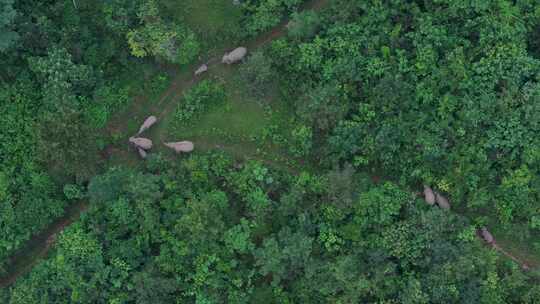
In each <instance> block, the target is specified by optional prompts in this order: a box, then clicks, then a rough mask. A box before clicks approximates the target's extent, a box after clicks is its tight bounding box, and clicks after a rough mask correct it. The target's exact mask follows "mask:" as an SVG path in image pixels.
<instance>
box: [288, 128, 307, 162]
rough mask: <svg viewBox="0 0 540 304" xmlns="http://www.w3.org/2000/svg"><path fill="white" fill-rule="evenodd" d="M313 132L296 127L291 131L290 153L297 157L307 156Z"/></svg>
mask: <svg viewBox="0 0 540 304" xmlns="http://www.w3.org/2000/svg"><path fill="white" fill-rule="evenodd" d="M312 138H313V132H312V130H311V128H310V127H306V126H298V127H296V128H294V130H293V131H292V145H291V146H290V147H289V150H290V151H291V153H293V154H294V155H295V156H297V157H302V156H307V155H309V153H310V152H311V148H312V145H313V142H312Z"/></svg>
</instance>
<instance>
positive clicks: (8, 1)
mask: <svg viewBox="0 0 540 304" xmlns="http://www.w3.org/2000/svg"><path fill="white" fill-rule="evenodd" d="M13 3H14V0H2V1H0V53H1V52H5V51H6V50H7V49H9V48H10V47H11V46H13V45H14V44H15V43H16V42H17V40H18V39H19V34H18V33H17V32H16V31H15V30H14V29H13V23H14V20H15V18H16V17H17V11H16V10H15V9H14V8H13Z"/></svg>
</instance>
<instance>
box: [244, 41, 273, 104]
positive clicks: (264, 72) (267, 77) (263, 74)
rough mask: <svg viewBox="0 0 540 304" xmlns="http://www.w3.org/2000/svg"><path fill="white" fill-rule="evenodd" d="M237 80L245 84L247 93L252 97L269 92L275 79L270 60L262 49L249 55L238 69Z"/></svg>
mask: <svg viewBox="0 0 540 304" xmlns="http://www.w3.org/2000/svg"><path fill="white" fill-rule="evenodd" d="M237 77H238V80H239V82H241V83H243V84H245V86H246V90H247V93H248V94H249V95H250V96H251V97H254V98H264V97H266V96H268V95H269V94H270V92H271V91H272V88H273V84H274V83H275V79H277V75H276V73H275V71H274V69H273V68H272V61H271V59H270V58H268V57H266V56H265V55H264V53H263V52H262V51H256V52H253V54H251V56H249V58H248V59H247V62H246V63H244V64H243V65H242V66H241V67H240V70H239V71H238V76H237Z"/></svg>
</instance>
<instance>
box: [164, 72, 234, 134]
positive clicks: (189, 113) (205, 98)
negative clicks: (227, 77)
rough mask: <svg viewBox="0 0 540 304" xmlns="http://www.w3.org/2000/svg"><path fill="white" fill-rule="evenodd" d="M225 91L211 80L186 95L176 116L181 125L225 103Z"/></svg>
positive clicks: (202, 82)
mask: <svg viewBox="0 0 540 304" xmlns="http://www.w3.org/2000/svg"><path fill="white" fill-rule="evenodd" d="M225 98H226V94H225V89H224V88H223V86H222V85H221V84H218V83H214V82H211V81H209V80H204V81H201V82H200V83H199V84H197V85H196V86H194V87H193V88H191V89H190V90H189V91H188V92H187V93H185V94H184V96H183V98H182V100H181V101H180V103H179V105H178V108H177V109H176V112H175V114H174V116H175V119H176V121H177V122H179V123H186V122H188V121H189V120H191V119H192V118H193V117H195V116H196V115H198V114H201V113H202V112H205V111H207V110H208V109H209V108H210V107H211V106H213V105H217V104H220V103H223V102H224V101H225Z"/></svg>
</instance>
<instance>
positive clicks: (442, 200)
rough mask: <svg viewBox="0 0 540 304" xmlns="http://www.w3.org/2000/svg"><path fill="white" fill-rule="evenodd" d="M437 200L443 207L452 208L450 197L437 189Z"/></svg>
mask: <svg viewBox="0 0 540 304" xmlns="http://www.w3.org/2000/svg"><path fill="white" fill-rule="evenodd" d="M435 201H436V202H437V205H439V207H441V208H442V209H445V210H450V202H449V201H448V199H447V198H446V197H444V196H443V195H442V194H440V193H439V192H437V191H435Z"/></svg>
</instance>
